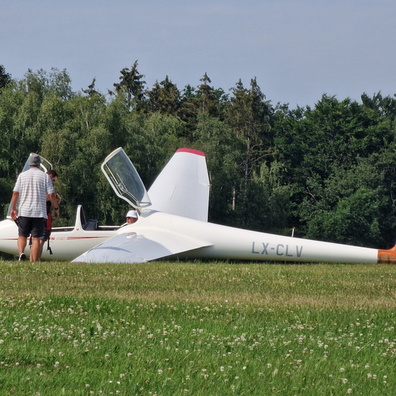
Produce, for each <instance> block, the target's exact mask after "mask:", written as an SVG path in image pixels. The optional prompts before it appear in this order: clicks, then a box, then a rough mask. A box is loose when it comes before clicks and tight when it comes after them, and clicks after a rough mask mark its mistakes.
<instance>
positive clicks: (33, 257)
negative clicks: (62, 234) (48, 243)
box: [30, 238, 41, 263]
mask: <svg viewBox="0 0 396 396" xmlns="http://www.w3.org/2000/svg"><path fill="white" fill-rule="evenodd" d="M40 253H41V246H40V238H32V246H31V248H30V261H31V262H32V263H34V262H35V261H39V260H40V255H41V254H40Z"/></svg>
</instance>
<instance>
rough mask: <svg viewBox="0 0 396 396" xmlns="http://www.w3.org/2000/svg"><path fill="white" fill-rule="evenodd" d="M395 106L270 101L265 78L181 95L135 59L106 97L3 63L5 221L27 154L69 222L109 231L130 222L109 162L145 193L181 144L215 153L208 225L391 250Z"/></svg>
mask: <svg viewBox="0 0 396 396" xmlns="http://www.w3.org/2000/svg"><path fill="white" fill-rule="evenodd" d="M395 117H396V99H395V98H394V97H389V96H386V97H383V96H382V95H381V93H380V92H379V93H376V94H374V95H373V96H369V95H367V94H365V93H363V94H362V95H361V101H360V102H357V101H354V100H351V99H350V98H345V99H343V100H338V99H337V98H336V97H335V96H328V95H326V94H323V96H322V97H321V98H320V99H319V100H318V101H317V103H316V104H315V105H314V106H313V107H310V106H306V107H297V108H294V109H291V108H290V107H289V105H288V104H281V103H277V104H272V103H271V101H270V100H268V99H267V98H266V96H265V95H264V93H263V92H262V90H261V88H260V87H259V85H258V83H257V80H256V78H252V79H251V81H250V84H249V85H248V86H245V85H244V84H243V83H242V81H241V80H239V81H238V82H237V83H236V84H235V86H234V87H233V88H231V89H229V90H228V91H227V92H226V91H224V90H223V89H222V88H215V87H214V86H213V85H212V82H211V80H210V77H209V76H208V75H207V74H206V73H205V74H204V75H203V77H202V78H201V80H200V82H199V84H198V85H197V86H192V85H187V86H185V87H184V88H183V89H181V90H180V89H179V88H178V87H177V86H176V84H174V83H173V82H172V81H171V79H170V78H169V77H168V76H166V77H165V78H164V79H163V80H162V81H156V82H155V84H154V85H153V86H152V87H147V85H146V82H145V81H144V75H143V74H141V73H140V71H139V70H138V62H137V61H136V62H135V63H133V64H132V65H131V67H130V68H124V69H122V70H121V71H120V76H119V81H118V82H115V83H114V84H113V87H112V89H111V90H109V91H108V92H107V93H101V92H99V91H98V90H97V89H96V87H95V79H93V81H92V83H91V84H90V85H89V86H88V87H87V88H86V89H83V90H81V91H79V92H74V91H73V90H72V88H71V78H70V76H69V74H68V73H67V71H66V70H61V71H60V70H57V69H51V70H50V71H45V70H38V71H35V72H34V71H32V70H28V71H27V73H26V74H25V76H24V78H23V79H21V80H14V79H13V78H12V76H11V74H9V73H7V71H6V70H5V68H4V66H1V65H0V136H1V140H2V144H1V146H0V152H1V155H0V191H1V196H0V207H1V210H2V214H3V217H4V216H5V215H6V212H7V207H8V204H9V201H10V198H11V193H12V188H13V186H14V183H15V180H16V177H17V175H18V173H19V172H20V171H21V169H22V166H23V164H24V162H25V160H26V159H27V157H28V155H29V153H30V152H37V153H39V154H41V155H42V156H44V157H45V158H47V159H48V160H49V161H50V162H51V163H52V164H53V166H54V168H55V169H56V171H57V172H58V174H59V181H58V183H57V185H56V186H55V187H56V189H57V191H58V192H59V193H60V194H61V195H62V197H63V202H62V205H61V209H62V210H61V218H60V219H59V220H58V221H57V223H56V224H55V225H66V224H67V225H70V223H73V222H74V218H75V210H76V206H77V205H78V204H82V205H83V206H84V210H85V212H86V214H87V216H88V217H89V218H96V219H99V222H100V223H101V224H121V223H122V222H123V219H124V215H125V212H126V210H127V209H128V208H127V206H126V204H125V203H124V202H123V201H121V200H120V199H119V198H117V197H116V196H115V194H114V193H113V192H112V190H111V188H110V186H109V185H108V182H107V181H106V179H105V178H104V176H103V175H102V172H101V170H100V164H101V163H102V161H103V160H104V158H105V157H106V156H107V154H109V153H110V152H111V151H112V150H114V149H115V148H117V147H123V148H124V150H125V152H126V153H127V154H128V155H129V156H130V158H131V160H132V162H133V163H134V165H135V166H136V168H137V170H138V172H139V173H140V175H141V177H142V180H143V181H144V182H145V184H146V187H147V188H148V187H149V186H150V185H151V183H152V182H153V180H154V179H155V177H156V176H157V175H158V173H159V172H160V171H161V169H162V167H163V166H164V165H165V163H166V162H167V161H168V160H169V158H170V157H171V156H172V155H173V153H174V152H175V151H176V150H177V149H178V148H180V147H188V148H194V149H197V150H202V151H204V152H205V154H206V158H207V163H208V169H209V172H210V180H211V193H210V209H209V220H210V221H213V222H216V223H219V224H225V225H231V226H237V227H240V228H248V229H252V230H258V231H264V232H271V233H280V234H283V235H290V233H291V230H292V229H295V234H294V235H295V236H300V237H307V238H313V239H319V240H326V241H332V242H339V243H348V244H354V245H358V246H368V247H376V248H385V247H390V246H392V245H393V244H394V242H395V231H396V211H395V205H394V203H395V199H396V186H395V182H394V178H395V167H396V150H395Z"/></svg>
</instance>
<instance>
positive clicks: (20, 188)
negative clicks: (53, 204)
mask: <svg viewBox="0 0 396 396" xmlns="http://www.w3.org/2000/svg"><path fill="white" fill-rule="evenodd" d="M14 191H17V192H18V193H19V208H18V216H22V217H42V218H44V219H46V218H47V208H46V195H47V194H52V193H54V192H55V190H54V186H53V185H52V181H51V178H50V177H49V176H48V175H47V174H46V173H44V172H43V171H41V170H40V169H39V168H35V167H32V168H30V169H29V170H27V171H25V172H22V173H21V174H20V175H19V176H18V179H17V181H16V183H15V187H14Z"/></svg>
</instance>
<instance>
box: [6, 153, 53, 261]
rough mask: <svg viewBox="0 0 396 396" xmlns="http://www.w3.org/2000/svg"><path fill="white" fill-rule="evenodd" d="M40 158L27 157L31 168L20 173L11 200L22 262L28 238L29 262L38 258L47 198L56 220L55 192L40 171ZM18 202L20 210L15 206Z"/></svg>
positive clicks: (34, 156) (45, 216) (33, 155)
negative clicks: (30, 244) (29, 247)
mask: <svg viewBox="0 0 396 396" xmlns="http://www.w3.org/2000/svg"><path fill="white" fill-rule="evenodd" d="M40 163H41V160H40V156H39V155H37V154H32V155H31V156H30V157H29V166H30V169H29V170H27V171H25V172H22V173H21V174H20V175H19V176H18V179H17V181H16V184H15V187H14V190H13V193H12V198H11V217H12V218H13V219H14V220H17V219H18V251H19V260H20V261H22V260H25V258H26V255H25V248H26V243H27V238H28V237H29V235H31V236H32V246H31V249H30V261H31V262H35V261H38V260H39V259H40V252H41V247H40V238H41V237H42V236H43V235H44V231H45V219H46V218H47V209H46V197H47V194H48V195H49V198H50V201H51V202H52V205H54V208H55V216H56V218H58V217H59V208H58V207H57V200H56V196H55V190H54V187H53V185H52V182H51V179H50V178H49V176H48V175H47V174H46V173H44V172H42V171H41V170H40ZM18 199H19V209H18V210H17V208H16V205H17V202H18Z"/></svg>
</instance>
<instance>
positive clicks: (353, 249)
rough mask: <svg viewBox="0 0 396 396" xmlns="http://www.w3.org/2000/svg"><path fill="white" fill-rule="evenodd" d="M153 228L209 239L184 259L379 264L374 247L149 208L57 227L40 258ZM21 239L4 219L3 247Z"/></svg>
mask: <svg viewBox="0 0 396 396" xmlns="http://www.w3.org/2000/svg"><path fill="white" fill-rule="evenodd" d="M153 229H159V230H165V231H166V232H167V233H169V235H174V238H177V235H181V234H183V235H188V237H189V238H191V239H196V240H199V241H203V242H204V243H205V247H200V248H197V249H193V250H189V251H184V252H183V253H180V254H177V256H178V257H181V258H202V259H205V258H209V259H230V260H234V259H235V260H255V261H256V260H257V261H285V262H326V263H337V262H342V263H376V262H377V255H378V250H376V249H371V248H364V247H357V246H349V245H341V244H337V243H329V242H321V241H314V240H309V239H302V238H294V237H286V236H281V235H274V234H267V233H262V232H257V231H249V230H244V229H240V228H233V227H227V226H222V225H218V224H213V223H208V222H204V221H198V220H192V219H189V218H185V217H181V216H175V215H170V214H166V213H161V212H156V211H151V210H146V211H144V212H143V213H142V215H141V216H140V218H139V220H138V221H137V222H136V223H134V224H131V225H127V226H124V227H121V228H119V227H111V226H110V227H105V228H104V229H100V230H93V231H86V230H84V229H82V228H80V227H77V226H75V227H63V228H62V227H58V228H54V229H53V231H52V234H51V238H50V247H51V250H52V253H53V254H52V255H51V254H50V252H49V251H48V250H47V245H44V249H43V255H42V258H43V259H44V260H68V261H70V260H73V259H74V258H76V257H77V256H79V255H81V254H82V253H84V252H86V251H87V250H89V249H91V248H93V247H94V246H96V245H98V244H100V243H102V242H104V241H106V240H108V239H109V238H111V237H112V236H115V235H118V234H123V233H130V232H133V233H136V234H137V235H140V234H141V235H145V231H147V230H153ZM17 239H18V229H17V226H16V224H15V223H14V222H13V221H12V220H9V219H6V220H3V221H2V222H0V250H1V251H3V252H6V253H10V254H14V255H17V254H18V249H17ZM26 253H27V254H28V251H27V252H26Z"/></svg>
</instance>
